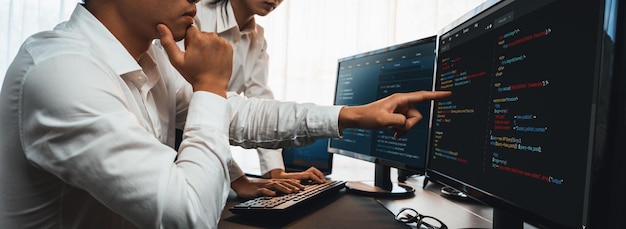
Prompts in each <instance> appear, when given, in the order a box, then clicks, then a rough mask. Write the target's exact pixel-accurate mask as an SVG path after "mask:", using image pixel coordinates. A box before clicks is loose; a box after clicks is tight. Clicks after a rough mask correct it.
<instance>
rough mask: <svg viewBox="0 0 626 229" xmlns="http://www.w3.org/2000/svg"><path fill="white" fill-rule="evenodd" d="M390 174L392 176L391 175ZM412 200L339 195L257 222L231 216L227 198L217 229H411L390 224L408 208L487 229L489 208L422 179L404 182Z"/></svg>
mask: <svg viewBox="0 0 626 229" xmlns="http://www.w3.org/2000/svg"><path fill="white" fill-rule="evenodd" d="M354 172H358V171H351V172H350V171H337V174H333V175H332V176H331V178H332V179H336V180H342V178H343V180H345V178H346V177H348V176H345V175H349V174H352V175H351V176H352V177H354V174H355V173H354ZM342 174H343V175H342ZM392 174H395V172H393V173H392ZM406 183H407V184H409V185H411V186H413V187H414V188H415V189H416V191H415V196H414V197H411V198H407V199H375V198H372V197H366V196H360V195H356V194H352V193H349V192H347V191H345V190H342V191H340V193H339V195H337V196H336V197H333V198H331V199H329V200H328V201H325V203H320V204H318V205H316V206H313V207H312V209H310V210H308V211H305V212H302V213H299V214H298V215H296V216H294V217H291V218H287V217H281V218H280V219H257V218H254V219H252V218H247V217H244V216H239V215H234V214H232V213H231V212H230V211H228V208H230V207H231V206H233V205H235V204H237V203H239V200H238V199H237V198H236V197H235V196H234V195H231V197H230V198H229V200H228V202H227V203H226V207H225V208H224V211H223V212H222V219H221V220H220V222H219V225H218V227H219V228H346V227H347V228H411V227H413V228H415V226H414V225H408V226H407V225H404V224H401V223H398V222H396V221H395V220H394V214H395V213H397V212H398V211H399V210H400V209H401V208H404V207H410V208H413V209H415V210H417V211H418V212H419V213H421V214H424V215H430V216H433V217H436V218H438V219H440V220H442V221H443V222H444V223H445V224H446V225H447V226H448V228H451V229H454V228H491V227H492V223H491V217H492V208H490V207H488V206H485V205H482V204H480V203H477V202H474V201H471V200H470V201H457V200H451V199H447V198H444V197H442V196H441V195H440V189H441V185H439V184H436V183H432V182H429V184H428V185H427V186H426V188H423V187H422V183H423V177H412V178H409V179H408V180H407V181H406Z"/></svg>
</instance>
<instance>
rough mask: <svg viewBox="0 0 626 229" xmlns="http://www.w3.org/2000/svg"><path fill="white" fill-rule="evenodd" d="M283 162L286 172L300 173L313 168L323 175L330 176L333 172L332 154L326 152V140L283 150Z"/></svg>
mask: <svg viewBox="0 0 626 229" xmlns="http://www.w3.org/2000/svg"><path fill="white" fill-rule="evenodd" d="M283 162H284V164H285V171H287V172H302V171H305V170H307V169H309V168H311V167H315V168H316V169H318V170H320V171H321V172H322V173H324V175H330V174H331V173H332V172H333V154H332V153H329V152H328V138H322V139H318V140H316V141H315V142H313V143H312V144H310V145H306V146H302V147H286V148H283Z"/></svg>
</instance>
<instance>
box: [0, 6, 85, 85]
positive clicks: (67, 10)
mask: <svg viewBox="0 0 626 229" xmlns="http://www.w3.org/2000/svg"><path fill="white" fill-rule="evenodd" d="M77 2H78V0H0V31H2V33H0V85H2V81H3V80H4V75H5V74H6V70H7V68H8V67H9V64H11V62H12V61H13V58H14V57H15V54H16V53H17V50H18V49H19V48H20V45H21V44H22V42H24V40H25V39H26V38H27V37H29V36H30V35H32V34H34V33H37V32H40V31H44V30H51V29H52V28H54V26H55V25H56V24H58V23H59V22H62V21H66V20H68V19H69V17H70V14H71V13H72V10H73V9H74V7H75V6H76V3H77Z"/></svg>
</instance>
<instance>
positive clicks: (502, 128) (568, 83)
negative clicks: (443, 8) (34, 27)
mask: <svg viewBox="0 0 626 229" xmlns="http://www.w3.org/2000/svg"><path fill="white" fill-rule="evenodd" d="M623 10H624V1H619V2H618V1H611V0H609V1H604V0H597V1H581V2H576V3H575V4H573V2H571V1H569V0H504V1H498V2H495V1H489V2H486V3H485V4H484V5H481V6H479V7H478V8H476V9H475V10H474V11H472V12H470V13H468V15H465V16H464V17H462V18H461V19H459V20H457V21H456V22H455V23H453V24H452V25H450V26H448V27H445V28H444V29H442V30H441V32H440V33H439V34H438V48H437V60H436V74H435V82H434V83H435V89H436V90H449V91H452V96H451V97H448V98H445V99H440V100H436V101H435V102H434V114H433V119H432V122H431V136H430V139H431V140H430V146H429V151H428V155H429V161H428V167H427V176H428V177H429V178H430V179H431V181H432V180H434V181H437V182H441V183H443V184H445V185H450V186H452V187H454V188H456V189H459V190H461V191H463V192H464V193H466V194H467V195H469V196H470V197H473V198H475V199H477V200H480V201H482V202H484V203H487V204H489V205H491V206H493V207H494V213H493V217H494V219H493V226H494V228H507V229H508V228H521V227H522V225H523V223H524V222H525V223H528V224H530V225H534V226H537V227H540V228H583V229H584V228H620V227H623V226H624V225H626V224H625V222H626V221H625V220H624V218H626V217H625V216H626V211H624V209H625V206H626V201H625V200H624V193H626V189H625V183H626V176H625V175H626V174H625V172H624V171H626V170H625V169H624V168H623V167H624V163H625V162H626V160H625V158H626V157H625V156H624V154H625V153H626V150H625V149H624V147H623V143H622V142H624V141H625V140H626V138H625V135H624V132H625V131H626V124H625V123H626V121H625V120H626V115H625V114H626V113H625V112H624V110H625V107H626V100H625V99H626V97H625V96H624V87H626V83H625V79H624V78H625V76H626V75H624V66H625V65H626V63H625V62H624V36H623V35H624V32H623V30H624V28H626V24H625V23H624V15H623V14H624V11H623Z"/></svg>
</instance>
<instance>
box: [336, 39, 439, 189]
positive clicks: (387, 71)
mask: <svg viewBox="0 0 626 229" xmlns="http://www.w3.org/2000/svg"><path fill="white" fill-rule="evenodd" d="M435 47H436V37H435V36H431V37H427V38H423V39H418V40H415V41H411V42H407V43H403V44H398V45H394V46H390V47H386V48H383V49H378V50H373V51H370V52H365V53H360V54H356V55H352V56H349V57H345V58H341V59H339V60H338V69H337V82H336V90H335V101H334V104H335V105H349V106H354V105H363V104H366V103H370V102H373V101H375V100H378V99H381V98H384V97H386V96H389V95H391V94H393V93H398V92H411V91H419V90H427V91H430V90H432V87H433V74H434V61H435ZM415 106H416V107H417V108H418V110H419V111H420V112H421V113H422V115H423V116H424V119H423V120H429V115H430V108H431V103H420V104H415ZM428 132H429V131H428V121H423V122H420V123H418V124H417V125H416V126H414V127H413V128H412V129H411V130H410V131H408V133H406V135H404V136H402V137H401V138H398V139H395V138H394V133H393V131H390V130H387V129H377V130H363V129H346V130H344V131H343V138H335V139H331V140H330V144H329V152H332V153H338V154H342V155H345V156H349V157H354V158H358V159H361V160H366V161H371V162H374V163H376V164H377V165H385V166H392V167H395V168H402V169H408V170H412V171H416V172H420V173H422V174H423V172H424V171H425V166H426V149H427V143H428ZM377 171H378V170H377ZM381 176H383V177H384V178H382V179H389V177H388V175H387V174H381ZM376 179H377V180H378V179H379V178H378V174H377V178H376ZM384 182H385V183H389V182H390V181H384ZM386 188H389V187H386Z"/></svg>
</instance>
